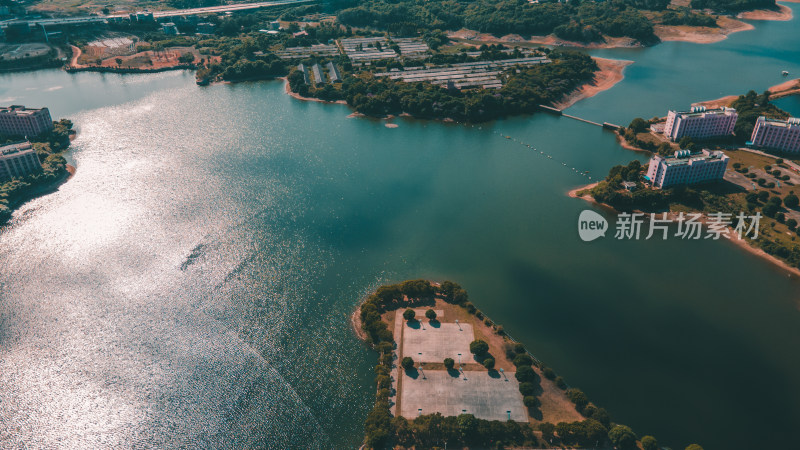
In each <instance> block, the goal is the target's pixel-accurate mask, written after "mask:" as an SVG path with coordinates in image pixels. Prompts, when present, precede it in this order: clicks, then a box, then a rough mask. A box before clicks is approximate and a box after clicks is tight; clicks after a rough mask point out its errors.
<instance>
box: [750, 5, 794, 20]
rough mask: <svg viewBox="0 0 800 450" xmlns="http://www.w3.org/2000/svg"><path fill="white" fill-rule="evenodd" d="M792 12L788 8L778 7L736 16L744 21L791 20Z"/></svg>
mask: <svg viewBox="0 0 800 450" xmlns="http://www.w3.org/2000/svg"><path fill="white" fill-rule="evenodd" d="M792 17H793V15H792V10H791V9H789V7H788V6H784V5H780V4H779V5H778V9H777V10H774V9H757V10H755V11H745V12H741V13H739V15H737V16H736V18H738V19H744V20H780V21H786V20H792Z"/></svg>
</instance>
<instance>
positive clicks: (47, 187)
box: [0, 164, 78, 227]
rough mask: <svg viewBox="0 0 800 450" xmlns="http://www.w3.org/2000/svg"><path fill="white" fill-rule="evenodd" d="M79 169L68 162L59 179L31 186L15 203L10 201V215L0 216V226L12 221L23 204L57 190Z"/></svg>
mask: <svg viewBox="0 0 800 450" xmlns="http://www.w3.org/2000/svg"><path fill="white" fill-rule="evenodd" d="M77 171H78V169H77V168H76V167H75V166H73V165H72V164H67V165H66V166H65V170H64V173H63V174H62V175H61V176H60V177H59V178H58V179H57V180H53V182H52V183H47V184H42V185H39V186H34V187H32V188H31V190H30V192H28V193H26V195H25V196H24V197H22V198H21V199H20V200H19V201H17V202H16V203H13V204H12V203H9V204H8V209H9V215H8V217H7V218H5V220H3V219H2V218H0V227H3V226H5V225H7V224H8V223H9V222H10V221H11V218H12V217H13V214H14V212H15V211H16V210H18V209H19V208H21V207H22V205H24V204H25V203H28V202H29V201H31V200H34V199H36V198H39V197H44V196H45V195H48V194H52V193H53V192H55V191H57V190H58V189H59V188H60V187H61V185H63V184H64V183H66V182H67V181H69V180H71V179H72V177H74V176H75V173H76V172H77Z"/></svg>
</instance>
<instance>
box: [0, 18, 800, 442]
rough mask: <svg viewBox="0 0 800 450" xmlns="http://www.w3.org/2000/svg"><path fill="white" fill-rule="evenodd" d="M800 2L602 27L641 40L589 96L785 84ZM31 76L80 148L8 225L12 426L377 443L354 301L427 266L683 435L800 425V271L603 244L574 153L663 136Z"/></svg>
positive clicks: (582, 163) (5, 284) (23, 438)
mask: <svg viewBox="0 0 800 450" xmlns="http://www.w3.org/2000/svg"><path fill="white" fill-rule="evenodd" d="M793 8H794V10H795V12H798V8H797V7H793ZM796 26H797V21H796V20H795V21H793V22H784V23H778V22H775V23H765V24H758V28H757V29H756V30H755V31H752V32H745V33H739V34H736V35H733V36H732V37H731V38H730V39H728V40H727V41H724V42H722V43H719V44H715V45H708V46H701V45H692V44H680V43H665V44H663V45H659V46H657V47H655V48H652V49H646V50H603V51H596V52H594V53H596V54H598V55H600V56H609V57H617V58H624V59H631V60H634V61H636V63H635V64H634V65H632V66H630V67H629V68H628V69H627V72H626V75H627V77H626V79H625V80H624V81H623V82H622V83H621V84H619V85H618V86H617V87H615V88H614V89H612V90H610V91H607V92H604V93H601V94H599V95H598V96H596V97H594V98H592V99H590V100H586V101H584V102H581V103H579V104H577V105H575V106H574V107H573V108H572V111H573V112H574V113H576V114H578V115H581V116H586V117H588V118H590V119H593V120H598V119H599V120H601V121H606V120H607V121H611V122H617V123H623V124H624V123H626V122H627V121H628V120H629V119H630V118H631V117H633V116H637V115H641V116H645V117H649V116H653V115H656V114H663V112H664V111H665V110H666V108H667V107H681V106H683V105H686V104H688V103H689V102H691V101H695V100H702V99H709V98H715V97H718V96H721V95H728V94H736V93H741V92H743V91H746V90H748V89H751V88H753V89H756V90H759V91H760V90H763V89H765V88H767V87H769V86H771V85H773V84H776V83H778V82H780V81H781V77H780V70H790V71H791V72H792V73H793V74H796V73H800V55H798V49H797V47H796V45H793V44H792V43H793V42H797V41H796V38H797V31H796ZM714 65H717V66H720V65H721V66H722V68H723V69H725V70H724V71H721V73H722V75H720V73H719V72H717V73H715V72H714V71H713V70H710V69H709V68H710V67H712V66H714ZM732 70H734V71H735V74H736V75H735V76H734V75H732V74H731V73H730V71H732ZM726 71H728V72H726ZM793 101H794V100H793V99H787V100H782V102H784V103H781V105H782V106H783V105H787V106H785V107H786V109H787V110H790V111H792V109H791V104H790V102H793ZM12 102H13V103H24V104H28V105H30V106H39V105H48V106H50V107H51V111H52V113H53V115H54V116H56V117H69V118H71V119H72V120H73V121H74V122H75V123H76V124H77V128H78V130H79V134H78V138H77V139H76V140H75V141H74V145H73V150H72V152H71V155H70V158H71V159H72V160H73V162H74V163H75V165H76V166H77V167H78V172H77V174H76V176H75V177H74V178H73V179H71V180H70V181H69V182H68V183H66V184H64V185H63V186H62V187H61V188H60V189H59V190H58V191H57V192H56V193H53V194H51V195H48V196H45V197H41V198H39V199H36V200H33V201H31V202H29V203H28V204H26V205H25V206H24V207H23V208H21V209H20V210H19V211H18V212H17V213H16V214H15V216H14V219H13V221H12V223H11V224H10V225H9V226H7V227H5V228H4V229H3V230H2V231H0V447H2V448H24V447H25V446H27V447H28V448H109V447H116V448H132V447H137V448H139V447H169V448H176V447H212V448H242V447H260V446H264V447H270V448H287V447H293V448H317V447H318V448H348V447H350V448H352V447H356V446H357V445H358V443H359V442H360V440H361V433H362V428H361V423H362V421H363V419H364V417H365V416H366V413H367V411H368V409H369V407H370V406H371V403H372V399H373V386H372V366H373V365H374V364H375V355H374V354H372V353H371V352H370V351H368V350H367V349H366V348H365V347H364V346H363V345H362V344H360V343H359V342H358V341H357V340H356V338H355V337H354V336H353V334H352V332H351V331H350V329H349V323H348V316H349V314H350V312H351V311H352V310H353V308H355V306H356V304H357V303H358V301H359V299H360V298H361V297H362V296H363V295H364V294H365V293H367V292H369V291H370V290H371V289H374V287H375V286H377V285H378V284H379V283H382V282H385V281H395V280H401V279H404V278H407V277H427V278H435V279H442V278H451V279H455V280H457V281H459V282H461V283H462V284H463V285H464V286H466V287H467V288H468V289H469V291H470V293H471V294H472V297H473V299H474V301H475V302H476V303H478V305H479V306H480V307H481V308H482V309H484V310H485V311H486V312H487V313H488V314H489V315H491V316H492V317H493V318H494V319H495V320H497V321H499V322H501V323H503V324H504V325H505V327H506V329H507V330H509V331H511V333H512V334H513V335H515V337H516V338H518V339H520V340H522V341H524V342H525V343H526V344H527V345H528V346H529V347H530V348H531V349H532V350H533V351H534V353H536V354H537V356H539V357H540V358H541V359H543V360H544V361H546V362H547V363H548V364H550V365H551V366H553V367H554V368H555V369H556V370H557V371H558V372H559V373H560V374H561V375H563V376H564V377H565V378H566V379H567V380H568V381H569V382H570V383H571V384H572V385H575V386H579V387H581V388H583V389H584V390H585V391H586V392H587V394H588V395H589V397H590V398H591V399H593V400H594V401H595V402H597V403H598V404H600V405H602V406H605V407H606V408H608V409H609V411H610V412H611V414H612V416H613V417H614V418H615V419H616V420H617V421H619V422H623V423H627V424H630V425H631V426H632V427H633V428H634V429H635V430H636V431H637V432H638V433H640V434H654V435H656V436H657V437H659V440H660V441H661V442H662V443H663V444H665V445H670V446H673V447H675V448H683V446H685V445H687V444H688V443H690V442H700V443H702V444H703V445H704V446H705V448H707V449H723V448H725V449H731V448H740V449H747V448H755V447H758V446H766V445H773V446H785V447H787V448H788V447H791V446H792V445H793V444H794V442H795V438H794V436H793V435H792V433H793V430H794V428H795V425H796V424H797V423H800V407H799V406H798V405H800V388H798V386H797V383H796V382H797V380H798V379H800V361H798V358H797V355H796V349H797V348H798V346H800V313H799V312H798V309H797V305H798V303H797V301H798V295H797V292H798V284H797V282H796V281H794V280H791V279H789V278H788V277H787V276H786V275H784V274H782V273H781V272H779V271H777V270H776V269H774V268H773V267H771V266H770V265H768V264H767V263H765V262H763V261H761V260H759V259H756V258H753V257H751V256H750V255H748V254H746V253H744V252H742V251H741V250H740V249H738V248H735V247H733V246H731V245H728V244H726V243H713V242H678V241H675V240H670V241H668V242H666V243H662V242H618V241H614V240H610V239H606V240H600V241H596V242H594V243H591V244H585V243H582V242H580V241H579V239H578V237H577V233H576V232H575V222H576V219H577V216H578V214H579V212H580V211H581V210H582V209H584V208H586V205H585V204H584V203H582V202H580V201H577V200H572V199H569V198H566V196H565V195H564V193H565V192H566V191H567V190H568V189H570V188H572V187H575V186H578V185H581V184H585V183H586V182H588V179H587V178H586V177H584V176H581V175H579V174H578V173H576V171H575V170H573V169H572V168H573V167H575V168H576V170H578V171H583V170H589V171H590V174H591V175H592V176H594V177H597V176H600V175H601V174H603V173H605V172H606V171H607V170H608V168H609V167H610V166H612V165H614V164H618V163H623V162H627V161H629V160H630V159H632V158H635V157H638V158H640V159H641V158H643V156H636V155H635V154H633V153H631V152H629V151H627V150H624V149H622V148H620V147H619V145H618V144H617V143H616V141H615V139H614V137H613V135H611V134H609V133H607V132H604V131H602V130H601V129H599V128H595V127H591V126H588V125H586V124H583V123H579V122H575V121H569V120H567V119H563V118H562V119H559V118H555V117H552V116H547V115H541V114H540V115H536V116H533V117H518V118H513V119H508V120H504V121H499V122H496V123H491V124H484V125H482V126H480V127H469V126H463V125H458V124H441V123H431V122H421V121H412V120H399V121H397V123H398V124H399V125H400V126H399V128H396V129H390V128H386V127H385V126H384V123H383V122H381V121H374V120H369V119H351V118H347V115H348V114H349V113H350V111H349V110H348V109H347V108H346V107H344V106H341V105H323V104H318V103H304V102H299V101H297V100H294V99H292V98H290V97H288V96H286V95H285V94H284V93H283V86H282V84H281V83H280V82H265V83H243V84H238V85H214V86H210V87H207V88H199V87H197V86H195V85H194V84H193V77H192V75H191V74H190V73H163V74H157V75H141V76H140V75H131V76H118V75H99V74H91V73H81V74H75V75H69V74H66V73H63V72H59V71H40V72H34V73H25V74H14V75H0V103H3V104H5V103H12ZM498 132H500V133H503V134H507V135H511V136H514V137H515V138H516V139H517V140H520V141H523V142H525V143H530V144H531V145H533V146H535V147H536V148H537V149H540V150H542V151H545V152H546V153H548V154H550V155H552V156H553V159H547V158H544V157H542V155H540V154H539V153H538V152H534V151H531V150H530V149H528V148H527V147H526V146H524V145H520V144H518V143H516V142H514V141H512V140H507V139H503V138H501V137H500V136H499V135H498V134H497V133H498ZM562 162H563V163H565V164H566V166H564V165H562Z"/></svg>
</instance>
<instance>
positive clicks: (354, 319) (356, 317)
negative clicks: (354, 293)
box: [350, 302, 369, 342]
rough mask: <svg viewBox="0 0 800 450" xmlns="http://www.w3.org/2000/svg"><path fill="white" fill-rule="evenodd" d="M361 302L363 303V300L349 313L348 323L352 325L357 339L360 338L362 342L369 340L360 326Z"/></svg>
mask: <svg viewBox="0 0 800 450" xmlns="http://www.w3.org/2000/svg"><path fill="white" fill-rule="evenodd" d="M362 304H363V302H362V303H359V304H358V305H357V306H356V309H355V310H353V313H352V314H350V325H351V326H352V327H353V331H354V332H355V333H356V336H358V338H359V339H361V340H362V341H364V342H369V336H367V333H366V332H365V331H364V330H363V329H362V328H361V305H362Z"/></svg>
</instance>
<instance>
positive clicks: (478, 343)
mask: <svg viewBox="0 0 800 450" xmlns="http://www.w3.org/2000/svg"><path fill="white" fill-rule="evenodd" d="M469 351H470V352H471V353H472V354H473V355H475V356H483V355H485V354H486V352H488V351H489V344H487V343H486V342H485V341H482V340H480V339H475V340H474V341H472V342H470V344H469Z"/></svg>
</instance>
